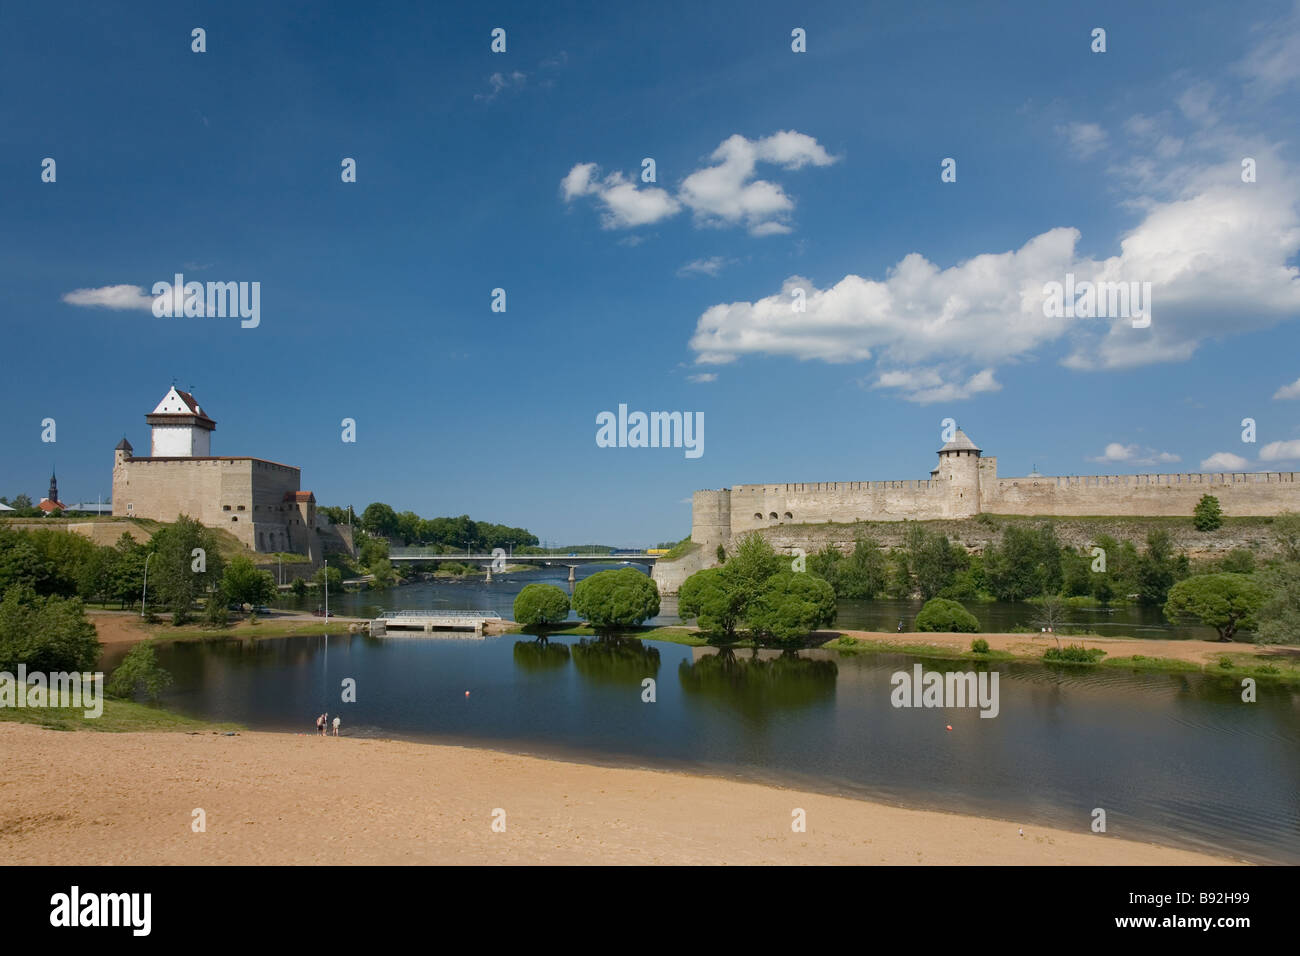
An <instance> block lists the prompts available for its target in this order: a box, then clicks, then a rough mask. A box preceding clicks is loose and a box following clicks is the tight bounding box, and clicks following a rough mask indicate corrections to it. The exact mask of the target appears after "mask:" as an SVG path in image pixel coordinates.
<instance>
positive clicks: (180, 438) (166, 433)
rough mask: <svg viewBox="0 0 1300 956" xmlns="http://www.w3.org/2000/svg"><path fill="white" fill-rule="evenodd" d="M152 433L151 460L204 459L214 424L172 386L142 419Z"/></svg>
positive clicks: (193, 402) (209, 444)
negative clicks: (156, 405) (155, 406)
mask: <svg viewBox="0 0 1300 956" xmlns="http://www.w3.org/2000/svg"><path fill="white" fill-rule="evenodd" d="M144 420H145V421H146V422H148V423H149V425H150V426H151V428H152V430H153V435H152V441H151V443H150V448H149V455H150V457H152V458H207V457H208V456H210V455H211V454H212V432H213V431H214V430H215V429H216V427H217V423H216V422H214V421H213V420H212V419H211V418H209V417H208V416H207V415H205V414H204V412H203V409H202V408H200V407H199V403H198V402H196V401H195V400H194V396H193V395H191V394H190V393H189V392H182V391H181V390H180V389H178V388H177V387H176V386H175V385H173V386H172V387H171V389H170V390H169V391H168V392H167V394H166V395H164V396H163V400H162V401H161V402H159V403H158V407H157V408H155V409H154V410H153V411H152V412H150V413H149V414H148V415H146V416H145V419H144Z"/></svg>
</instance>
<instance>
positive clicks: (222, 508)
mask: <svg viewBox="0 0 1300 956" xmlns="http://www.w3.org/2000/svg"><path fill="white" fill-rule="evenodd" d="M221 510H222V511H229V510H230V505H222V506H221Z"/></svg>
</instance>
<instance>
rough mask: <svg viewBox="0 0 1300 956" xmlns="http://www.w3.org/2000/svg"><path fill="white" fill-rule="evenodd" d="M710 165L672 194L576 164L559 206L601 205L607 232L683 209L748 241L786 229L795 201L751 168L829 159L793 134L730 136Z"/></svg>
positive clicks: (793, 167) (821, 163)
mask: <svg viewBox="0 0 1300 956" xmlns="http://www.w3.org/2000/svg"><path fill="white" fill-rule="evenodd" d="M709 159H710V160H711V162H712V165H709V166H706V167H703V168H701V169H697V170H695V171H694V172H692V173H690V174H689V175H688V176H686V178H685V179H683V180H682V183H681V187H680V188H679V189H678V191H677V194H676V195H675V196H674V195H672V194H670V193H669V192H668V191H666V190H664V189H661V188H660V187H658V186H642V185H640V184H638V183H636V182H633V181H631V180H629V179H627V178H626V177H625V176H624V175H623V174H622V173H621V172H617V171H615V172H613V173H610V174H609V175H608V176H605V177H603V178H602V177H601V175H600V167H598V166H597V165H596V164H595V163H578V164H577V165H575V166H574V167H573V168H572V169H570V170H569V172H568V173H567V174H566V175H565V177H564V179H563V180H561V182H560V191H561V194H562V195H563V197H564V200H565V202H572V201H573V200H575V199H577V198H578V197H580V196H591V197H594V198H595V200H596V201H597V202H598V203H600V204H601V205H603V206H604V212H603V215H602V221H601V224H602V226H603V227H604V228H606V229H618V228H631V227H634V226H638V225H646V224H648V223H653V222H658V221H660V220H661V219H667V218H669V217H670V216H674V215H676V214H677V213H678V212H680V211H681V210H682V209H683V208H686V209H689V210H690V211H691V213H692V215H693V218H694V221H695V224H696V225H697V226H706V227H727V226H741V225H743V226H744V227H745V228H746V229H748V230H749V233H750V234H751V235H754V236H770V235H778V234H780V233H786V232H789V231H790V230H791V226H790V216H791V214H792V213H793V211H794V200H793V199H791V198H790V196H789V195H788V194H787V193H786V192H785V190H784V189H783V188H782V187H781V186H780V185H778V184H777V183H774V182H770V181H769V180H765V179H757V178H755V176H756V172H757V168H758V164H759V163H766V164H769V165H773V166H778V167H780V168H782V169H785V170H797V169H802V168H803V167H804V166H829V165H830V164H832V163H834V162H835V161H836V157H834V156H832V155H830V154H829V153H828V152H827V151H826V150H825V148H824V147H822V145H821V144H820V143H818V142H817V140H815V139H814V138H813V137H811V136H808V135H806V134H804V133H799V132H795V131H794V130H785V131H782V132H779V133H773V134H772V135H771V136H767V137H764V138H762V139H757V140H751V139H746V138H745V137H744V136H741V135H739V134H737V135H734V136H730V137H728V138H727V139H726V140H724V141H723V142H722V144H721V145H720V146H718V148H717V149H715V150H714V151H713V153H712V154H711V155H710V157H709Z"/></svg>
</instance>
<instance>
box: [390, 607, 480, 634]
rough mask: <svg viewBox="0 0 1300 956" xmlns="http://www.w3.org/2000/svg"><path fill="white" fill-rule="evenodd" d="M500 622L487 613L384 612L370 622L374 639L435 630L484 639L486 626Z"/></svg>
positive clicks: (440, 611)
mask: <svg viewBox="0 0 1300 956" xmlns="http://www.w3.org/2000/svg"><path fill="white" fill-rule="evenodd" d="M500 620H501V616H500V615H499V614H489V613H487V612H486V611H442V610H430V611H384V612H383V613H382V614H380V615H379V616H378V617H376V618H374V619H373V620H372V621H371V622H370V634H371V636H372V637H373V636H376V635H378V634H383V633H384V632H386V631H392V630H421V631H424V632H425V633H426V634H429V633H432V632H433V631H435V630H441V631H463V630H472V631H473V632H474V636H475V637H482V636H483V626H484V625H485V624H487V623H488V622H489V621H500Z"/></svg>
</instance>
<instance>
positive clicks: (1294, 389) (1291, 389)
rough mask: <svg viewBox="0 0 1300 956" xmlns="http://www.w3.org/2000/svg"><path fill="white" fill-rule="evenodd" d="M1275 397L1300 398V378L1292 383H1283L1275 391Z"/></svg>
mask: <svg viewBox="0 0 1300 956" xmlns="http://www.w3.org/2000/svg"><path fill="white" fill-rule="evenodd" d="M1273 397H1274V398H1300V378H1298V379H1296V380H1295V381H1294V382H1292V383H1291V384H1290V385H1283V386H1282V387H1281V388H1279V389H1278V390H1277V391H1276V392H1274V393H1273Z"/></svg>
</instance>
